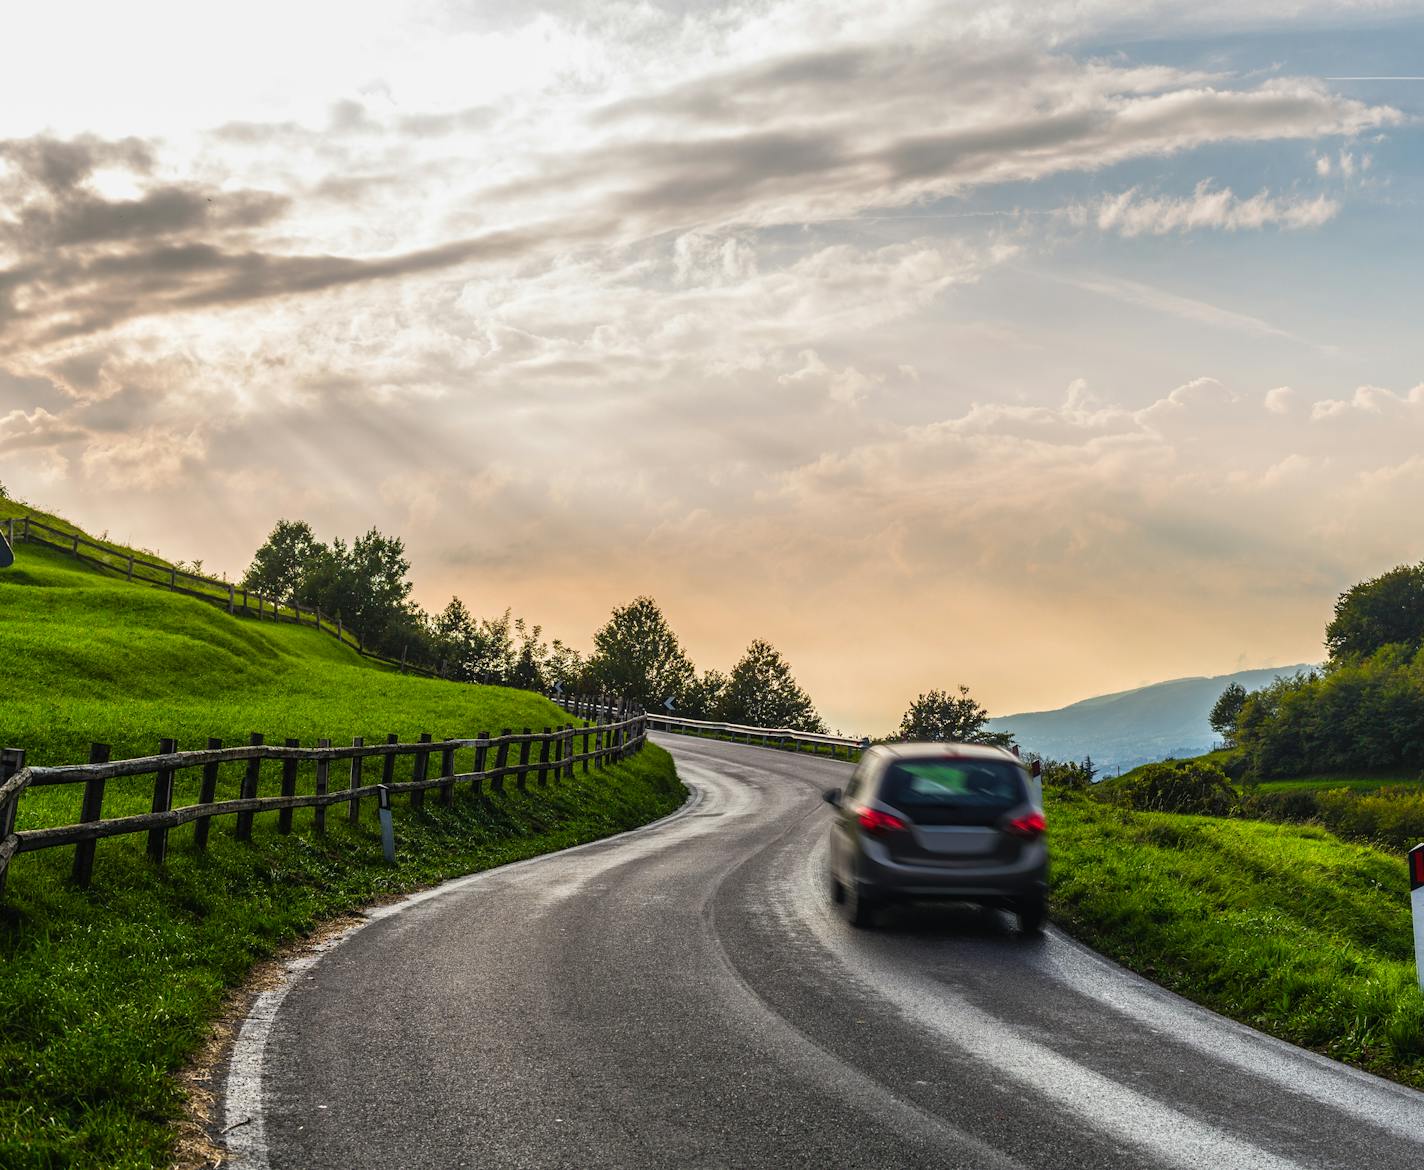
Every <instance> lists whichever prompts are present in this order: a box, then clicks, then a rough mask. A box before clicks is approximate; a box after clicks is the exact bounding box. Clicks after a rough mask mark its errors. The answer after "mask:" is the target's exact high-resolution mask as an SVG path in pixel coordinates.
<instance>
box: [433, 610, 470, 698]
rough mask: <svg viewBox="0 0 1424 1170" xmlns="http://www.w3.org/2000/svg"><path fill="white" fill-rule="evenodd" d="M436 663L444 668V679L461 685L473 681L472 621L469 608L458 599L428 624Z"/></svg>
mask: <svg viewBox="0 0 1424 1170" xmlns="http://www.w3.org/2000/svg"><path fill="white" fill-rule="evenodd" d="M430 633H431V640H432V643H433V644H432V646H431V650H432V652H433V653H434V655H435V660H436V662H437V663H438V664H441V665H442V666H443V669H444V672H445V674H446V676H447V677H449V678H453V679H457V680H458V681H460V682H473V681H475V676H474V673H473V670H472V666H471V660H472V658H473V656H474V655H473V646H474V640H475V622H474V618H472V617H471V616H470V611H469V609H467V608H466V606H465V603H464V602H463V601H461V600H460V599H459V598H458V597H452V598H450V604H449V605H447V606H446V607H445V608H444V609H442V610H441V611H440V612H439V613H438V614H436V616H435V618H434V619H433V620H432V621H431V623H430Z"/></svg>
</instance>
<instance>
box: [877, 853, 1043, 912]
mask: <svg viewBox="0 0 1424 1170" xmlns="http://www.w3.org/2000/svg"><path fill="white" fill-rule="evenodd" d="M875 852H876V853H880V854H881V855H880V856H875V855H874V854H872V853H871V852H870V851H869V850H867V851H865V852H863V853H862V855H861V857H860V864H859V866H858V867H857V873H856V877H857V878H858V879H859V882H860V885H861V888H862V890H864V891H865V892H866V893H868V894H873V895H875V896H877V897H902V898H916V899H921V898H922V899H931V898H944V899H948V900H954V899H960V898H962V899H966V900H974V899H985V900H989V899H1013V898H1018V897H1022V896H1024V895H1025V894H1032V893H1038V892H1042V891H1043V890H1045V889H1047V886H1048V856H1047V852H1046V850H1043V849H1038V850H1035V851H1034V852H1033V853H1032V854H1030V856H1028V857H1026V858H1024V859H1022V860H1020V861H1018V862H1015V863H1014V864H1012V865H1000V866H994V865H985V866H972V865H960V866H944V865H934V866H922V865H904V864H901V863H899V862H895V861H892V860H891V859H890V858H889V856H888V855H886V854H885V853H884V852H883V850H878V849H877V850H876V851H875Z"/></svg>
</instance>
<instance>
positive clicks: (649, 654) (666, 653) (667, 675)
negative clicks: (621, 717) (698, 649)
mask: <svg viewBox="0 0 1424 1170" xmlns="http://www.w3.org/2000/svg"><path fill="white" fill-rule="evenodd" d="M588 674H589V678H590V681H591V682H592V683H593V684H594V686H596V687H599V688H601V689H603V690H606V691H609V692H611V693H613V694H616V695H624V696H627V697H628V698H630V699H633V700H634V701H635V702H638V703H641V704H642V706H643V707H644V709H646V710H649V711H652V710H657V709H658V708H660V707H661V706H662V705H663V700H664V699H668V698H671V699H672V700H673V702H674V703H676V704H678V705H679V706H681V705H682V699H683V696H684V695H686V694H687V692H688V689H689V688H690V687H691V686H692V684H693V680H694V674H695V672H694V670H693V666H692V662H691V660H690V659H689V658H688V657H687V655H686V654H685V653H684V652H683V649H682V645H681V643H679V642H678V640H677V635H676V634H674V633H673V632H672V628H671V627H670V626H669V625H668V623H667V619H666V618H665V617H663V611H662V610H661V609H659V608H658V603H657V602H656V601H654V600H653V599H652V598H651V597H638V598H635V599H634V600H633V601H631V602H630V603H629V604H627V605H625V606H622V607H621V608H618V609H615V610H614V611H613V614H612V616H611V617H609V619H608V621H607V622H606V623H605V624H604V626H603V628H602V629H600V630H599V631H598V633H596V634H594V636H593V654H592V656H591V657H590V658H589V660H588Z"/></svg>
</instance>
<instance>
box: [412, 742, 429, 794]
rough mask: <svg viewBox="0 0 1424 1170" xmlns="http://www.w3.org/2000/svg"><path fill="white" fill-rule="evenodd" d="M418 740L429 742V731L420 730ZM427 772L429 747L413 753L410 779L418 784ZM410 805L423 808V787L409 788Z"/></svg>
mask: <svg viewBox="0 0 1424 1170" xmlns="http://www.w3.org/2000/svg"><path fill="white" fill-rule="evenodd" d="M420 742H421V743H429V742H430V732H428V731H422V732H421V733H420ZM429 774H430V749H429V748H422V749H421V750H420V751H418V752H416V753H415V775H414V776H413V777H412V779H413V780H414V781H415V782H416V783H417V784H419V783H420V782H421V781H423V780H424V779H425V778H426V777H427V776H428V775H429ZM410 807H411V808H424V807H425V789H424V788H412V789H411V792H410Z"/></svg>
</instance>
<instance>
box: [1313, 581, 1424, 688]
mask: <svg viewBox="0 0 1424 1170" xmlns="http://www.w3.org/2000/svg"><path fill="white" fill-rule="evenodd" d="M1325 645H1326V648H1327V649H1328V650H1329V651H1330V658H1331V660H1332V661H1333V662H1337V663H1338V662H1341V661H1344V660H1346V659H1356V658H1366V657H1368V656H1369V655H1371V654H1373V653H1374V652H1375V651H1376V650H1379V649H1380V648H1381V647H1383V646H1390V645H1404V646H1407V647H1408V648H1409V650H1411V651H1414V650H1417V649H1419V647H1420V646H1421V645H1424V563H1420V564H1418V565H1400V566H1398V567H1397V568H1394V569H1391V570H1390V571H1389V572H1388V573H1385V574H1383V575H1381V576H1379V577H1375V578H1373V579H1371V580H1369V581H1362V582H1360V584H1358V585H1353V586H1351V587H1350V588H1349V589H1347V590H1345V592H1344V593H1342V594H1340V598H1339V600H1338V601H1336V602H1335V616H1334V617H1333V618H1332V619H1331V620H1330V624H1329V625H1328V626H1326V627H1325Z"/></svg>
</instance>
